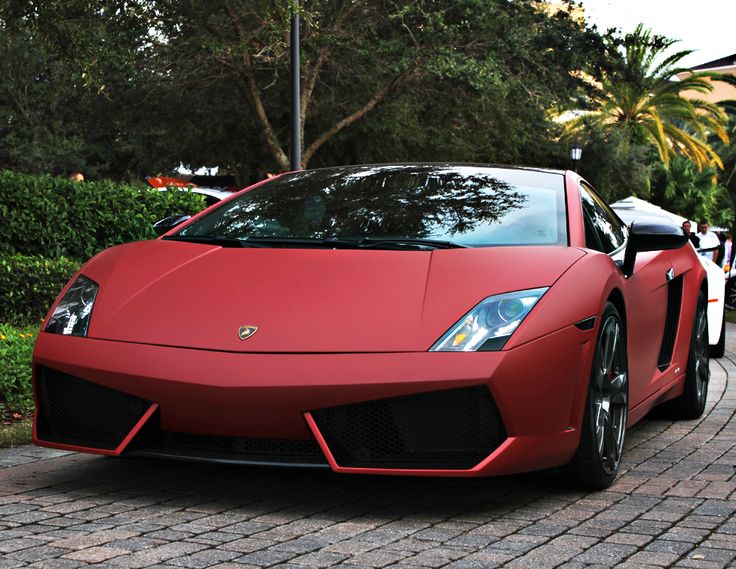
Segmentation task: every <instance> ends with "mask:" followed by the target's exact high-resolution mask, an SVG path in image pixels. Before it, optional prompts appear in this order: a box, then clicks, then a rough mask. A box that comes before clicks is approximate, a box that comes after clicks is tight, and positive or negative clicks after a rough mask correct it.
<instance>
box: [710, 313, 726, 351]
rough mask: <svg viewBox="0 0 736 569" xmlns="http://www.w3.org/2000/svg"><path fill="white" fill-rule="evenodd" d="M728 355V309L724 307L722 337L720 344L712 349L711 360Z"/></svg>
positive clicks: (719, 338)
mask: <svg viewBox="0 0 736 569" xmlns="http://www.w3.org/2000/svg"><path fill="white" fill-rule="evenodd" d="M725 353H726V307H725V306H724V307H723V320H722V321H721V335H720V336H719V337H718V343H717V344H715V345H714V346H711V347H710V357H711V358H722V357H723V354H725Z"/></svg>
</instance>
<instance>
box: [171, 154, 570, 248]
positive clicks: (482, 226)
mask: <svg viewBox="0 0 736 569" xmlns="http://www.w3.org/2000/svg"><path fill="white" fill-rule="evenodd" d="M563 180H564V179H563V176H562V174H557V173H549V172H540V171H533V170H521V169H518V170H515V169H503V168H490V167H480V166H454V165H436V164H424V165H388V166H351V167H344V168H325V169H318V170H307V171H304V172H297V173H294V174H288V175H285V176H281V177H279V178H276V179H274V180H273V181H270V182H266V183H265V184H262V185H261V186H258V187H256V188H254V189H253V190H250V191H248V192H245V193H244V194H243V195H241V196H239V197H237V198H235V199H233V200H232V201H230V202H228V203H226V204H224V205H223V206H220V207H217V208H215V209H214V211H212V212H210V213H209V214H207V215H205V216H204V217H202V218H200V219H199V220H198V221H196V222H194V223H192V224H190V225H188V226H187V227H185V228H183V229H182V230H181V231H179V232H178V233H177V234H176V235H173V236H171V237H170V238H172V239H182V240H192V241H195V240H196V241H198V242H207V240H212V241H213V242H214V241H216V240H220V241H225V240H228V241H243V242H253V243H256V242H258V241H260V242H262V243H263V242H268V243H269V246H271V245H273V244H274V243H280V244H281V246H284V244H288V243H290V242H291V243H296V242H299V246H305V244H306V246H309V244H310V243H311V242H315V243H316V242H320V243H325V242H327V243H331V242H337V241H339V242H341V245H342V246H345V244H350V243H354V244H355V245H356V246H360V245H366V244H369V245H370V246H373V247H375V246H376V245H380V244H382V243H389V242H390V243H392V244H393V245H396V244H397V243H399V244H401V243H404V244H409V245H411V246H417V244H421V243H423V242H426V243H427V244H429V245H430V246H432V248H434V247H437V246H443V247H447V246H459V247H463V246H464V247H480V246H493V245H562V244H567V229H566V221H565V219H566V216H565V205H564V184H563ZM438 244H441V245H438Z"/></svg>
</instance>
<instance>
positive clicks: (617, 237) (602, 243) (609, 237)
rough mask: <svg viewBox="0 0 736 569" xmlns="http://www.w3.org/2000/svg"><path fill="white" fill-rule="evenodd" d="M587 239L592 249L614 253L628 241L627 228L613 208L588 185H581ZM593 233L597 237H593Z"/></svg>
mask: <svg viewBox="0 0 736 569" xmlns="http://www.w3.org/2000/svg"><path fill="white" fill-rule="evenodd" d="M580 201H581V203H582V206H583V217H584V218H585V219H584V223H585V241H586V246H587V247H589V248H590V249H595V250H597V251H601V252H602V253H612V252H613V251H615V250H616V249H619V248H620V247H621V246H622V245H623V244H624V241H626V230H625V229H624V225H623V224H622V223H621V220H619V219H618V217H616V215H615V214H614V213H613V212H612V211H611V208H609V207H608V205H607V204H606V203H605V202H604V201H603V200H602V199H601V198H600V197H599V196H598V195H597V194H596V193H595V192H594V191H593V190H592V189H591V188H590V187H588V186H586V185H582V186H581V187H580ZM593 234H594V235H595V237H597V239H595V240H594V239H593Z"/></svg>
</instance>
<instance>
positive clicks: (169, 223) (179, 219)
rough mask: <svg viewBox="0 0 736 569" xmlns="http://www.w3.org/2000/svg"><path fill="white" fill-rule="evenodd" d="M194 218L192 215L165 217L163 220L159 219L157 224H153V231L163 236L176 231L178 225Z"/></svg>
mask: <svg viewBox="0 0 736 569" xmlns="http://www.w3.org/2000/svg"><path fill="white" fill-rule="evenodd" d="M190 217H192V216H191V215H182V214H177V215H170V216H169V217H164V218H163V219H159V220H158V221H157V222H156V223H154V224H153V229H154V230H155V231H156V234H158V235H163V234H164V233H167V232H168V231H170V230H172V229H174V227H176V226H177V225H180V224H182V223H184V222H185V221H186V220H187V219H189V218H190Z"/></svg>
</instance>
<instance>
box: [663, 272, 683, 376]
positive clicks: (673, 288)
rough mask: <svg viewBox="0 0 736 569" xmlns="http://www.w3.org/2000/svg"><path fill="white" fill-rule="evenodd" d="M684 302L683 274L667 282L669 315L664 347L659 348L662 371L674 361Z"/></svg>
mask: <svg viewBox="0 0 736 569" xmlns="http://www.w3.org/2000/svg"><path fill="white" fill-rule="evenodd" d="M681 304H682V275H680V276H679V277H677V278H675V279H672V280H671V281H670V282H669V283H667V316H666V317H665V320H664V335H663V336H662V347H661V348H660V350H659V358H658V359H657V367H658V368H659V369H660V371H664V370H665V369H667V368H668V367H669V365H670V363H671V362H672V352H673V351H674V349H675V339H676V338H677V327H678V325H679V323H680V305H681Z"/></svg>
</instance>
